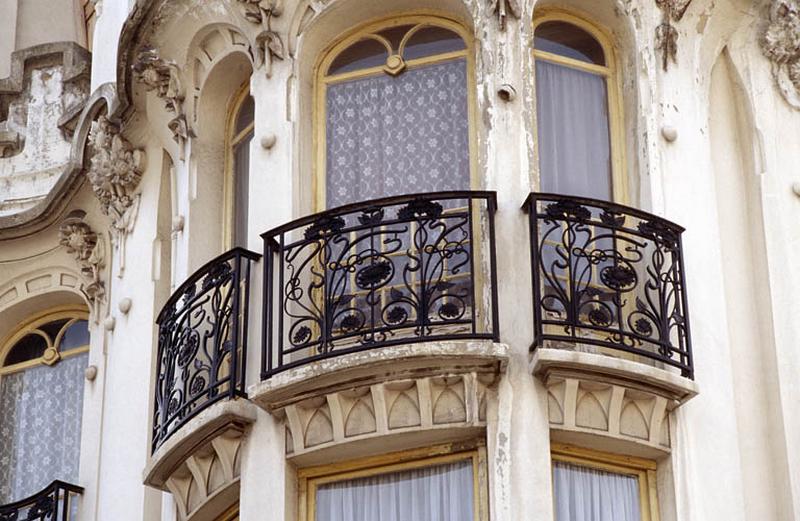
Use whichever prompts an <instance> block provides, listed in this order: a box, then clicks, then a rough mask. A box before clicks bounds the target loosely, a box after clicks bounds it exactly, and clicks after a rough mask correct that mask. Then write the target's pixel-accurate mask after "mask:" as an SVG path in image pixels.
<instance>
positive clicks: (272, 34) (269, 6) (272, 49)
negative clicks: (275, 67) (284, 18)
mask: <svg viewBox="0 0 800 521" xmlns="http://www.w3.org/2000/svg"><path fill="white" fill-rule="evenodd" d="M238 1H239V3H240V4H241V5H242V8H243V10H244V17H245V18H247V19H248V20H249V21H251V22H253V23H255V24H259V25H261V26H262V31H261V32H260V33H259V34H258V36H256V53H255V54H256V67H260V66H261V65H262V64H263V65H264V70H265V72H266V74H267V78H271V77H272V63H273V62H274V61H275V60H283V59H284V58H286V50H285V47H284V45H283V40H282V39H281V37H280V35H279V34H278V33H277V32H276V31H274V30H273V29H272V18H277V17H278V16H280V15H281V12H282V8H281V5H280V0H238Z"/></svg>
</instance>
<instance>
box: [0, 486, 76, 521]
mask: <svg viewBox="0 0 800 521" xmlns="http://www.w3.org/2000/svg"><path fill="white" fill-rule="evenodd" d="M81 493H83V488H81V487H78V486H76V485H70V484H69V483H64V482H63V481H53V482H52V483H50V485H48V486H47V487H46V488H45V489H43V490H42V491H40V492H37V493H36V494H34V495H32V496H30V497H28V498H25V499H22V500H20V501H16V502H14V503H10V504H8V505H2V506H0V521H71V520H74V519H77V515H76V512H77V498H76V496H77V495H79V494H81Z"/></svg>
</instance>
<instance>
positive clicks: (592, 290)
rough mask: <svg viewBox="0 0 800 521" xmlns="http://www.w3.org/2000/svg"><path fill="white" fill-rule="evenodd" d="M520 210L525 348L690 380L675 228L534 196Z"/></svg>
mask: <svg viewBox="0 0 800 521" xmlns="http://www.w3.org/2000/svg"><path fill="white" fill-rule="evenodd" d="M525 207H526V210H527V212H528V214H529V217H530V236H531V239H530V240H531V268H532V276H533V312H534V328H535V340H534V345H533V348H534V349H536V348H543V347H545V348H546V347H565V346H581V348H582V349H584V350H585V351H588V352H596V353H603V354H616V355H617V356H620V357H621V358H623V359H632V360H636V361H639V362H644V363H648V364H650V365H653V366H655V367H660V368H665V369H671V370H672V371H676V372H679V373H680V375H681V376H683V377H686V378H689V379H692V378H693V377H694V369H693V365H692V350H691V339H690V333H689V316H688V313H687V303H686V290H685V287H686V284H685V280H684V265H683V253H682V246H681V234H682V232H683V228H681V227H680V226H678V225H677V224H674V223H671V222H669V221H667V220H665V219H662V218H660V217H657V216H655V215H651V214H648V213H645V212H642V211H639V210H635V209H633V208H628V207H624V206H621V205H617V204H613V203H608V202H604V201H598V200H593V199H585V198H578V197H568V196H562V195H553V194H535V193H534V194H531V195H530V196H529V197H528V200H527V202H526V203H525Z"/></svg>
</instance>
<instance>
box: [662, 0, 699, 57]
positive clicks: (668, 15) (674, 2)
mask: <svg viewBox="0 0 800 521" xmlns="http://www.w3.org/2000/svg"><path fill="white" fill-rule="evenodd" d="M690 3H692V0H656V5H657V6H658V8H659V9H661V12H662V13H663V20H662V22H661V25H659V26H658V27H656V49H658V50H659V51H661V68H662V69H664V71H666V70H667V69H668V68H669V62H672V63H674V64H677V63H678V30H677V29H676V28H675V26H674V25H672V24H673V22H680V21H681V19H682V18H683V15H684V14H685V13H686V9H687V8H688V7H689V4H690Z"/></svg>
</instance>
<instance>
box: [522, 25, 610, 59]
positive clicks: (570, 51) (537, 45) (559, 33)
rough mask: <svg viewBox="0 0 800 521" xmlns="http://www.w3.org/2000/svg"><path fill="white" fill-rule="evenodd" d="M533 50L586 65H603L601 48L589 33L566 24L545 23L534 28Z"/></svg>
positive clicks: (603, 55) (603, 56) (603, 57)
mask: <svg viewBox="0 0 800 521" xmlns="http://www.w3.org/2000/svg"><path fill="white" fill-rule="evenodd" d="M533 48H534V49H537V50H540V51H547V52H551V53H553V54H559V55H561V56H566V57H567V58H573V59H575V60H580V61H583V62H586V63H594V64H596V65H605V64H606V59H605V54H604V53H603V47H602V46H601V45H600V43H599V42H598V41H597V40H596V39H595V38H594V37H593V36H592V35H591V34H589V33H587V32H586V31H584V30H583V29H581V28H580V27H577V26H575V25H572V24H570V23H567V22H545V23H543V24H541V25H539V26H538V27H537V28H536V34H535V35H534V41H533Z"/></svg>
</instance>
